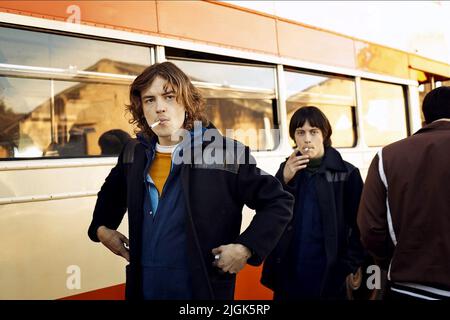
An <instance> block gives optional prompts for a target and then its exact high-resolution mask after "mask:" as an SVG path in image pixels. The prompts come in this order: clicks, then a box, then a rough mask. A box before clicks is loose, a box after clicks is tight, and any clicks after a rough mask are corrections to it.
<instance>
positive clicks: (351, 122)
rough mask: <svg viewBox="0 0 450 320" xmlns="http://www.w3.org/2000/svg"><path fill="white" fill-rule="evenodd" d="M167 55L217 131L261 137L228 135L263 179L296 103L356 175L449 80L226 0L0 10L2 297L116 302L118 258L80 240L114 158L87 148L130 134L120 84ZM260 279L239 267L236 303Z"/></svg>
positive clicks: (375, 48) (415, 59)
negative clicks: (321, 123) (319, 118)
mask: <svg viewBox="0 0 450 320" xmlns="http://www.w3.org/2000/svg"><path fill="white" fill-rule="evenodd" d="M165 60H169V61H172V62H174V63H176V64H177V65H178V66H179V67H180V68H181V69H182V70H184V71H185V72H186V73H187V74H188V75H189V76H190V77H191V79H192V81H194V83H195V84H196V85H197V86H198V87H199V88H200V89H201V91H202V93H203V94H204V96H205V98H206V99H207V104H208V114H209V116H210V119H211V120H212V122H213V123H214V124H215V125H216V127H217V128H219V129H220V130H221V131H222V132H223V133H226V129H240V130H241V131H243V132H259V133H261V134H259V135H258V136H257V138H255V139H245V138H242V139H243V140H244V141H243V142H244V143H246V144H248V145H250V147H251V148H252V149H253V151H254V154H255V157H256V159H257V162H258V164H259V166H260V167H261V168H263V169H264V170H265V171H267V172H269V173H272V174H274V173H275V172H276V170H277V168H278V166H279V164H280V162H282V161H283V159H284V158H285V157H286V156H288V155H289V154H290V153H291V150H292V141H290V139H289V136H288V123H289V119H290V116H291V115H292V113H293V112H294V111H295V109H296V108H298V107H299V106H302V105H316V106H318V107H320V108H321V109H322V110H323V111H324V112H325V114H327V116H328V117H329V119H330V120H331V122H332V126H333V131H334V134H333V145H334V146H335V147H337V148H338V149H339V150H340V152H341V153H342V154H343V156H344V158H345V159H346V160H348V161H350V162H351V163H353V164H354V165H356V166H358V167H359V168H360V170H361V172H362V174H363V176H365V174H366V172H367V168H368V165H369V163H370V160H371V159H372V157H373V156H374V154H375V152H376V151H377V150H378V149H379V148H380V147H381V146H383V145H385V144H387V143H390V142H393V141H395V140H398V139H402V138H404V137H406V136H408V135H410V134H411V133H413V132H415V131H416V130H417V129H418V128H419V127H420V126H421V114H420V111H419V110H420V109H419V106H420V104H421V99H422V98H423V95H424V94H425V93H426V92H427V91H429V90H430V89H431V88H433V87H434V86H436V85H439V84H449V77H450V66H449V65H448V64H446V63H443V62H439V61H433V60H430V59H427V58H424V57H421V56H418V55H415V54H411V53H407V52H403V51H399V50H395V49H392V48H388V47H383V46H380V45H376V44H374V43H369V42H366V41H364V40H360V39H355V38H351V37H348V36H344V35H341V34H337V33H334V32H330V31H326V30H322V29H320V28H315V27H312V26H307V25H304V24H301V23H298V22H296V21H291V20H288V19H283V18H280V17H276V16H272V15H269V14H264V13H260V12H256V11H252V10H249V9H244V8H241V7H238V6H235V5H233V4H229V3H221V2H212V1H181V2H177V1H123V2H120V1H2V2H1V3H0V243H1V245H0V248H1V249H0V252H1V253H0V299H62V298H69V299H97V298H99V299H121V298H123V296H124V281H125V273H124V270H125V264H126V262H125V261H124V260H123V259H122V258H119V257H117V256H115V255H113V254H111V253H110V252H109V251H108V250H106V249H105V248H104V247H103V246H101V245H100V244H95V243H93V242H91V241H90V240H89V239H88V237H87V228H88V225H89V222H90V219H91V216H92V211H93V207H94V204H95V201H96V195H97V192H98V191H99V188H100V186H101V185H102V183H103V181H104V179H105V177H106V175H107V174H108V173H109V171H110V169H111V168H112V166H113V165H114V164H115V163H116V161H117V150H113V151H111V150H109V151H108V150H105V148H104V146H103V145H102V143H101V141H102V140H101V139H102V137H105V135H108V134H109V135H111V134H113V136H114V135H115V133H117V132H120V134H121V135H130V136H133V129H134V128H133V127H131V126H130V124H129V123H128V115H127V114H125V109H124V106H125V104H126V103H128V101H127V99H128V90H129V85H130V83H131V82H132V81H133V79H134V77H136V75H138V74H139V73H140V72H141V71H142V70H143V69H144V68H145V67H146V66H148V65H150V64H152V63H155V62H160V61H165ZM272 129H279V133H280V134H279V137H278V136H277V135H276V134H275V135H274V132H276V131H274V130H272ZM115 137H117V136H115ZM236 138H238V139H239V137H236ZM112 139H113V140H114V139H115V138H114V137H113V138H112ZM251 218H252V212H251V211H250V210H246V212H245V218H244V221H243V225H242V228H243V229H244V228H245V227H246V226H247V225H248V223H249V221H250V220H251ZM119 230H120V231H121V232H122V233H124V234H127V221H126V219H125V220H124V221H123V223H122V225H121V227H120V229H119ZM259 277H260V268H255V267H250V266H247V267H246V268H245V269H244V270H243V271H242V272H241V273H240V274H239V275H238V281H237V288H236V298H237V299H270V298H271V292H270V291H269V290H267V289H265V288H263V287H262V286H261V285H260V284H259Z"/></svg>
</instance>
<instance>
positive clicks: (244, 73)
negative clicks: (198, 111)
mask: <svg viewBox="0 0 450 320" xmlns="http://www.w3.org/2000/svg"><path fill="white" fill-rule="evenodd" d="M167 60H169V61H171V62H173V63H175V64H176V65H177V66H178V67H180V69H182V70H183V71H184V72H185V73H186V74H187V75H189V77H190V78H191V80H192V81H193V83H194V84H195V85H196V86H197V87H198V88H199V89H200V91H201V93H202V94H203V97H204V98H205V99H206V105H207V114H208V117H209V119H210V121H211V122H212V123H213V124H214V126H215V127H216V128H217V129H219V131H220V132H221V133H222V134H224V135H226V136H228V137H230V138H233V139H236V140H239V141H241V142H242V143H244V144H246V145H248V146H249V147H250V148H251V149H252V150H273V149H275V148H276V147H277V145H278V143H279V141H278V139H277V137H278V136H276V135H274V133H273V131H272V130H271V129H274V128H275V123H276V121H275V120H274V119H275V112H276V93H275V70H276V69H275V68H274V67H262V66H252V65H240V64H231V63H225V62H220V63H218V62H208V61H194V60H184V59H180V58H172V57H168V59H167Z"/></svg>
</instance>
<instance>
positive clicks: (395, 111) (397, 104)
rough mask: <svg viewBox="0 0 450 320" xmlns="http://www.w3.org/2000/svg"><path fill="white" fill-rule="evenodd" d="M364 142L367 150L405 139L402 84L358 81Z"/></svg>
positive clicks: (404, 105) (405, 124)
mask: <svg viewBox="0 0 450 320" xmlns="http://www.w3.org/2000/svg"><path fill="white" fill-rule="evenodd" d="M361 97H362V115H363V129H364V130H363V132H364V139H365V141H366V143H367V145H368V146H369V147H378V146H384V145H387V144H389V143H392V142H395V141H397V140H400V139H403V138H406V136H407V122H406V112H405V111H406V99H405V94H404V91H403V87H402V86H401V85H396V84H389V83H382V82H376V81H370V80H361Z"/></svg>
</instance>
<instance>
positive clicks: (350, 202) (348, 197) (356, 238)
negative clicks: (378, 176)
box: [342, 168, 367, 275]
mask: <svg viewBox="0 0 450 320" xmlns="http://www.w3.org/2000/svg"><path fill="white" fill-rule="evenodd" d="M363 185H364V184H363V181H362V178H361V174H360V173H359V170H358V169H357V168H354V169H353V170H352V171H351V172H350V175H349V178H348V181H347V182H346V186H345V191H344V192H345V195H344V216H345V223H346V224H347V226H348V228H349V234H348V239H347V243H348V246H347V251H346V253H345V255H344V257H343V259H342V261H343V263H344V265H345V268H346V270H345V274H347V275H349V274H356V272H357V270H358V268H359V267H361V266H362V264H363V262H364V260H365V258H366V256H367V254H366V251H365V250H364V248H363V246H362V244H361V240H360V232H359V228H358V225H357V221H356V219H357V214H358V207H359V203H360V199H361V193H362V190H363Z"/></svg>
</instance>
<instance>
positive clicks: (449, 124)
mask: <svg viewBox="0 0 450 320" xmlns="http://www.w3.org/2000/svg"><path fill="white" fill-rule="evenodd" d="M430 130H450V121H439V120H437V121H434V122H432V123H430V124H427V125H426V126H424V127H423V128H421V129H419V130H417V132H416V133H414V134H415V135H416V134H421V133H424V132H427V131H430Z"/></svg>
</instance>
